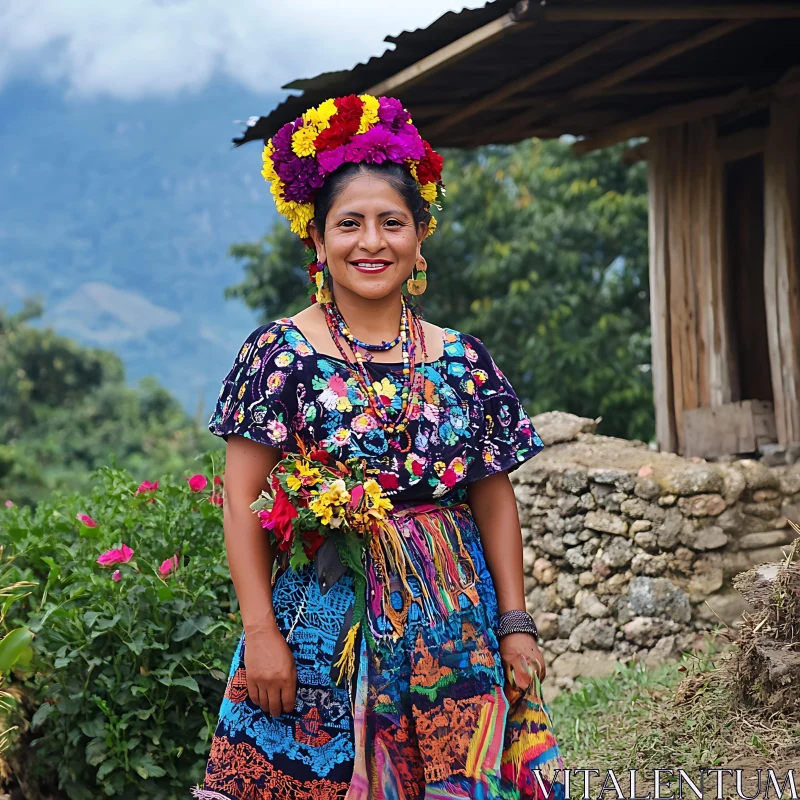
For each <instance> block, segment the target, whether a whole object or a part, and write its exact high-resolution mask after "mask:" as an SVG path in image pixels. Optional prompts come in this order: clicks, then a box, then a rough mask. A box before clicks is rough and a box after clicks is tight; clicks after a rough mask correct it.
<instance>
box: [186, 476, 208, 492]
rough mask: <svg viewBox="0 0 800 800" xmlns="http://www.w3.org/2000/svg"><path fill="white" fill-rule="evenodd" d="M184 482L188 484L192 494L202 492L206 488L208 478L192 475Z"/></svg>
mask: <svg viewBox="0 0 800 800" xmlns="http://www.w3.org/2000/svg"><path fill="white" fill-rule="evenodd" d="M186 480H187V481H188V482H189V488H190V489H191V490H192V491H193V492H202V491H203V489H205V488H206V486H208V478H206V476H205V475H192V477H191V478H187V479H186Z"/></svg>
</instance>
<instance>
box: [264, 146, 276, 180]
mask: <svg viewBox="0 0 800 800" xmlns="http://www.w3.org/2000/svg"><path fill="white" fill-rule="evenodd" d="M274 152H275V147H274V145H273V144H272V140H271V139H270V141H269V142H268V143H267V144H266V145H264V152H263V153H262V154H261V160H262V161H263V162H264V169H262V170H261V174H262V175H263V176H264V180H266V181H269V182H270V183H271V182H272V181H276V180H278V173H277V172H275V164H273V162H272V155H273V153H274Z"/></svg>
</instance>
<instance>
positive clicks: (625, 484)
mask: <svg viewBox="0 0 800 800" xmlns="http://www.w3.org/2000/svg"><path fill="white" fill-rule="evenodd" d="M589 480H591V481H594V482H595V483H607V484H610V485H612V486H614V487H616V488H617V489H618V490H619V491H621V492H630V491H633V487H634V486H635V484H636V479H635V478H634V476H633V475H631V473H630V472H628V470H626V469H621V468H619V467H591V468H590V469H589Z"/></svg>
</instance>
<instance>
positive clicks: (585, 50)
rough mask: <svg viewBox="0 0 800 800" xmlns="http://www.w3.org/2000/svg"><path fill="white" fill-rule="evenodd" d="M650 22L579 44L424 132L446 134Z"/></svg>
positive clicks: (433, 134)
mask: <svg viewBox="0 0 800 800" xmlns="http://www.w3.org/2000/svg"><path fill="white" fill-rule="evenodd" d="M650 24H651V23H649V22H636V23H633V24H632V25H623V26H622V27H620V28H617V29H616V30H613V31H611V32H610V33H606V34H604V35H602V36H598V37H597V38H595V39H592V40H590V41H588V42H586V43H585V44H582V45H581V46H580V47H577V48H575V49H574V50H571V51H570V52H569V53H565V54H564V55H563V56H559V57H558V58H556V59H554V60H553V61H550V62H548V63H547V64H544V65H542V66H541V67H538V68H537V69H535V70H533V72H529V73H528V74H526V75H522V76H521V77H519V78H516V79H515V80H513V81H510V82H508V83H506V84H505V85H504V86H501V87H500V88H498V89H495V90H494V91H492V92H491V93H489V94H485V95H484V96H483V97H481V98H480V99H479V100H476V101H475V102H473V103H469V104H468V105H467V106H465V107H464V108H463V109H462V110H461V111H459V112H458V113H456V114H452V115H448V116H447V117H445V118H444V119H442V120H441V121H440V122H438V123H436V124H435V125H431V126H429V127H427V128H426V129H425V135H426V136H427V137H428V138H433V137H435V136H438V135H440V134H441V133H444V131H446V130H449V129H450V128H453V127H455V126H456V125H459V124H460V123H462V122H464V121H465V120H467V119H469V118H470V117H474V116H475V115H476V114H479V113H480V112H481V111H486V110H487V109H489V108H493V107H496V106H498V105H499V104H500V103H501V102H503V101H504V100H507V99H508V98H510V97H513V96H514V95H516V94H519V93H520V92H524V91H525V90H527V89H530V88H531V87H532V86H535V85H536V84H537V83H541V82H542V81H544V80H546V79H547V78H552V77H553V76H554V75H558V74H559V73H561V72H563V71H564V70H566V69H568V68H569V67H572V66H573V65H575V64H577V63H579V62H580V61H583V60H584V59H587V58H589V57H590V56H593V55H596V54H597V53H600V52H602V51H604V50H607V49H608V48H609V47H613V46H614V45H615V44H617V43H618V42H621V41H622V40H623V39H627V38H628V37H630V36H636V35H637V34H639V33H641V32H642V31H643V30H644V29H645V28H647V27H649V25H650Z"/></svg>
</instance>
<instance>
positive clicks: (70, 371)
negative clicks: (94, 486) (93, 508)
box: [0, 304, 215, 503]
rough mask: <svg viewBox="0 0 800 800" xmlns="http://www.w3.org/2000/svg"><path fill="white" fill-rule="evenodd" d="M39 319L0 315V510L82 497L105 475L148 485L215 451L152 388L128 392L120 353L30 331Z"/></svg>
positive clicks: (31, 310)
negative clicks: (57, 496)
mask: <svg viewBox="0 0 800 800" xmlns="http://www.w3.org/2000/svg"><path fill="white" fill-rule="evenodd" d="M40 313H41V309H40V308H39V307H37V306H36V305H34V304H29V305H28V306H26V308H25V309H23V311H22V312H20V313H19V314H9V313H7V312H5V311H3V310H2V309H0V501H2V500H5V499H10V500H12V501H14V502H15V503H33V502H36V501H37V500H40V499H42V497H44V496H45V495H47V494H48V493H49V492H51V491H52V490H54V489H58V490H61V491H71V490H75V489H81V488H83V487H84V486H85V485H86V484H87V481H88V478H89V474H90V473H91V472H92V471H93V470H95V469H98V468H99V467H101V466H106V465H116V466H119V467H122V468H125V469H128V470H130V471H131V472H133V473H134V474H135V475H139V476H141V478H142V479H145V478H146V479H150V480H152V479H153V478H155V477H158V476H159V475H162V474H164V473H165V472H180V471H182V470H183V469H185V468H187V467H188V466H190V465H191V462H192V460H193V458H194V457H195V456H196V455H197V454H198V453H199V452H201V451H202V450H204V449H208V448H209V447H213V446H214V445H213V443H214V441H215V440H214V439H213V437H212V436H211V435H210V434H208V433H204V432H203V430H202V429H201V427H200V426H199V425H198V424H197V422H195V421H194V420H192V419H191V418H190V417H189V416H188V415H187V414H186V412H185V411H184V410H183V408H182V407H181V405H180V404H179V403H178V401H177V400H176V399H175V398H174V397H172V395H171V394H170V393H169V392H168V391H167V390H166V389H164V388H163V387H162V386H160V385H159V384H158V383H157V382H156V381H155V380H153V379H152V378H146V379H144V380H142V381H141V382H140V384H139V386H138V387H135V388H133V387H130V386H127V385H126V384H125V374H124V369H123V365H122V362H121V361H120V359H119V358H118V357H117V356H116V355H115V354H114V353H111V352H108V351H104V350H97V349H93V348H88V347H82V346H81V345H79V344H77V343H76V342H74V341H72V340H70V339H67V338H66V337H63V336H58V335H56V334H55V333H54V332H53V331H52V330H48V329H40V328H37V327H34V326H32V325H31V324H30V321H31V320H32V319H34V318H35V317H36V316H38V315H39V314H40Z"/></svg>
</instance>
